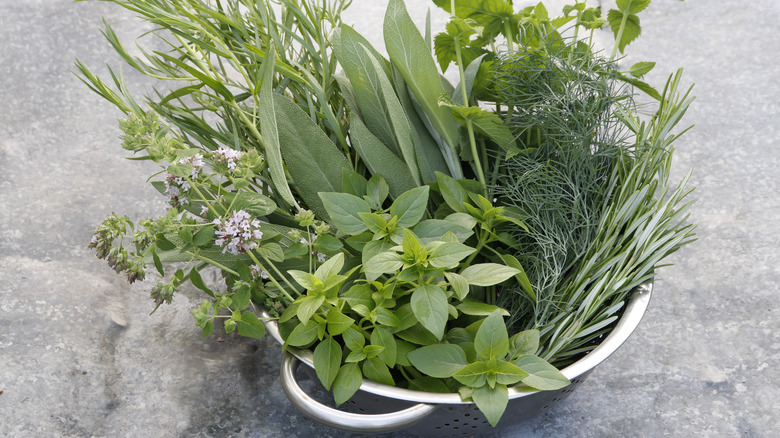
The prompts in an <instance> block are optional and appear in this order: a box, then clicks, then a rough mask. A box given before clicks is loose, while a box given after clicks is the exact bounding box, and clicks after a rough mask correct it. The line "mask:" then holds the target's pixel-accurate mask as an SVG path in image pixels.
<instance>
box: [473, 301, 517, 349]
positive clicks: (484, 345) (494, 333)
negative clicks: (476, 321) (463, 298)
mask: <svg viewBox="0 0 780 438" xmlns="http://www.w3.org/2000/svg"><path fill="white" fill-rule="evenodd" d="M474 348H475V349H476V351H477V356H478V357H480V358H482V359H484V360H490V359H495V358H503V357H504V356H506V354H507V352H508V351H509V335H508V334H507V331H506V325H504V318H503V317H502V316H501V310H496V311H494V312H493V313H491V314H490V316H488V317H487V318H485V320H484V321H483V322H482V325H481V326H480V327H479V330H477V335H476V336H475V337H474Z"/></svg>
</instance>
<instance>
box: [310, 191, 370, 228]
mask: <svg viewBox="0 0 780 438" xmlns="http://www.w3.org/2000/svg"><path fill="white" fill-rule="evenodd" d="M320 199H321V200H322V204H323V206H324V207H325V210H326V211H327V212H328V216H329V217H330V220H331V222H333V225H335V226H336V228H338V229H339V231H341V232H342V233H345V234H351V235H355V234H360V233H362V232H363V231H366V229H367V228H366V225H365V224H364V223H363V221H362V220H361V219H360V215H359V214H358V213H361V212H364V213H369V212H371V206H370V205H368V202H366V201H364V200H363V199H361V198H358V197H357V196H355V195H350V194H349V193H338V192H332V193H320Z"/></svg>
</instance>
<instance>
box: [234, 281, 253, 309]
mask: <svg viewBox="0 0 780 438" xmlns="http://www.w3.org/2000/svg"><path fill="white" fill-rule="evenodd" d="M230 298H231V299H232V301H233V303H232V304H231V307H232V308H233V309H236V310H244V309H246V308H247V307H249V300H250V299H251V298H252V286H251V285H250V284H249V283H238V282H237V283H236V284H235V285H234V286H233V295H232V296H231V297H230Z"/></svg>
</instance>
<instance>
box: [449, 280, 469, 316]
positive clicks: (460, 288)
mask: <svg viewBox="0 0 780 438" xmlns="http://www.w3.org/2000/svg"><path fill="white" fill-rule="evenodd" d="M444 276H445V277H446V278H447V281H449V282H450V286H452V290H453V291H454V292H455V295H456V296H457V297H458V299H459V300H461V301H463V300H464V299H465V298H466V297H467V296H468V294H469V282H468V281H466V279H465V278H463V276H461V275H460V274H456V273H454V272H445V273H444ZM463 313H465V312H463Z"/></svg>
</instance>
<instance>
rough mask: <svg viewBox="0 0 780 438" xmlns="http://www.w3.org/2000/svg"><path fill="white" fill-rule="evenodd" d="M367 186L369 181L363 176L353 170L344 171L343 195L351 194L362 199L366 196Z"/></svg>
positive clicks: (342, 179) (342, 178)
mask: <svg viewBox="0 0 780 438" xmlns="http://www.w3.org/2000/svg"><path fill="white" fill-rule="evenodd" d="M367 184H368V181H366V179H365V178H364V177H363V175H361V174H359V173H357V172H355V171H354V170H352V169H349V170H344V174H343V176H342V177H341V191H342V192H343V193H349V194H350V195H355V196H357V197H358V198H362V197H363V196H364V195H365V194H366V185H367Z"/></svg>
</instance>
